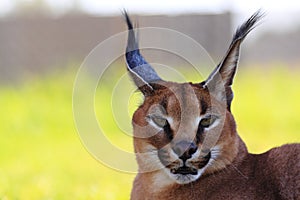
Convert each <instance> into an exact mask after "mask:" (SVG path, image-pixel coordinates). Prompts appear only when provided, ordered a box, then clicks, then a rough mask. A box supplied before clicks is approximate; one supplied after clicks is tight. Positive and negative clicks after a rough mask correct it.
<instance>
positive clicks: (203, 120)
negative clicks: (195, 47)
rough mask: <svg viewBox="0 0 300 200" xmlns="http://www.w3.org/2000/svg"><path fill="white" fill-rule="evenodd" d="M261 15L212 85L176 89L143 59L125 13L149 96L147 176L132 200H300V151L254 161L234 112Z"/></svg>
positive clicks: (140, 150)
mask: <svg viewBox="0 0 300 200" xmlns="http://www.w3.org/2000/svg"><path fill="white" fill-rule="evenodd" d="M261 16H262V14H261V13H260V12H256V13H254V14H253V15H252V16H251V17H250V18H249V19H248V20H247V21H246V22H245V23H244V24H242V25H241V26H240V27H239V28H238V29H237V31H236V33H235V34H234V36H233V39H232V42H231V44H230V46H229V49H228V51H227V52H226V54H225V56H224V58H223V59H222V60H221V62H220V64H219V65H218V66H217V67H216V69H215V70H214V71H213V72H212V73H211V74H210V76H209V77H208V78H207V79H206V80H205V81H203V82H201V83H174V82H168V81H164V80H162V79H161V78H160V77H159V76H158V75H157V73H156V72H155V71H154V69H153V68H152V67H151V66H150V65H149V64H148V63H147V61H146V60H145V59H144V58H143V56H142V55H141V54H140V52H139V48H138V41H137V38H136V34H135V32H134V28H133V26H132V23H131V21H130V19H129V17H128V15H127V14H126V13H125V18H126V21H127V25H128V29H129V31H128V43H127V49H126V55H125V56H126V64H127V69H128V71H129V73H130V75H131V77H132V79H133V81H134V83H135V84H136V85H137V87H138V88H139V90H140V91H141V92H142V93H143V95H144V102H143V104H142V105H141V106H140V107H139V108H138V109H137V110H136V112H135V113H134V115H133V119H132V124H133V129H134V149H135V153H136V158H137V162H138V166H139V173H138V175H137V176H136V178H135V181H134V184H133V189H132V192H131V199H133V200H144V199H160V200H165V199H170V200H171V199H172V200H173V199H247V200H249V199H300V156H299V153H300V145H299V144H290V145H284V146H282V147H280V148H274V149H271V150H270V151H268V152H266V153H264V154H260V155H253V154H249V153H248V152H247V148H246V146H245V144H244V142H243V141H242V140H241V138H240V137H239V136H238V134H237V131H236V125H235V120H234V117H233V115H232V113H231V110H230V106H231V101H232V98H233V92H232V90H231V85H232V82H233V77H234V75H235V72H236V69H237V63H238V59H239V51H240V44H241V42H242V41H243V40H244V38H245V37H246V36H247V34H248V33H249V32H250V31H251V30H252V29H253V28H254V27H255V25H256V24H257V22H258V21H259V19H260V18H261Z"/></svg>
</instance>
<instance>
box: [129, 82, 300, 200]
mask: <svg viewBox="0 0 300 200" xmlns="http://www.w3.org/2000/svg"><path fill="white" fill-rule="evenodd" d="M191 86H192V88H193V89H194V91H195V94H196V96H197V98H198V99H200V98H202V99H203V100H204V101H206V102H207V103H208V104H210V96H209V94H208V93H207V91H205V90H203V89H202V88H200V87H198V86H197V85H191ZM168 87H173V88H176V89H178V90H180V88H181V87H182V84H177V83H168ZM177 95H178V94H177ZM172 96H174V93H172V92H171V91H170V90H169V89H167V88H165V89H161V90H157V91H156V92H155V94H154V95H153V96H150V97H146V98H145V101H144V103H143V104H142V105H141V106H140V107H139V109H138V110H137V111H136V112H135V114H134V116H133V124H134V125H135V124H138V125H141V126H146V125H147V124H148V123H147V122H146V121H145V117H146V115H147V113H148V110H149V108H150V107H151V105H153V104H160V103H161V101H162V99H170V98H171V97H172ZM178 97H179V98H187V97H186V96H179V95H178V96H177V98H178ZM176 106H178V102H177V103H175V107H172V106H170V105H169V106H167V109H171V110H167V112H168V113H172V115H173V116H175V117H180V113H179V112H180V109H175V108H176ZM200 111H201V110H199V113H200ZM135 134H136V132H135ZM143 134H148V133H143ZM167 143H168V141H167V140H166V138H164V137H163V136H157V135H155V136H153V137H150V138H145V139H141V138H134V146H135V151H136V152H143V151H145V147H146V146H148V145H149V144H151V145H153V146H155V148H157V149H159V148H162V146H164V145H166V144H167ZM218 144H224V147H223V151H222V152H223V153H222V156H221V159H223V158H224V162H223V164H224V165H220V166H215V167H213V168H211V169H210V170H208V171H206V172H205V174H203V175H202V176H201V177H200V178H199V179H197V180H196V181H194V182H192V183H188V184H177V183H175V182H174V183H172V184H162V185H160V182H155V181H153V179H154V177H155V176H156V175H157V174H158V176H160V173H161V172H160V170H156V171H151V172H147V173H139V174H138V175H137V177H136V179H135V181H134V186H133V190H132V194H131V199H132V200H139V199H141V200H142V199H160V200H167V199H170V200H174V199H247V200H248V199H264V200H265V199H299V197H300V162H299V160H300V157H299V152H300V145H299V144H290V145H284V146H282V147H280V148H274V149H272V150H270V151H268V152H266V153H264V154H260V155H253V154H249V153H248V152H247V149H246V147H245V145H244V142H243V141H242V140H241V139H240V137H239V136H238V135H237V133H236V127H235V122H234V118H233V116H232V114H231V113H230V112H229V111H227V112H226V120H225V124H224V128H223V131H222V134H221V136H220V138H219V141H218ZM199 145H201V144H199ZM138 162H139V164H140V160H139V158H138ZM140 167H141V166H140Z"/></svg>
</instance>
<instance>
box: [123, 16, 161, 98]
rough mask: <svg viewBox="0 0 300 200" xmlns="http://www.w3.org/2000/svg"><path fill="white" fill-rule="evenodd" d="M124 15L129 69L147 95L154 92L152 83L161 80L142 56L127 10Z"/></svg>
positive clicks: (126, 55)
mask: <svg viewBox="0 0 300 200" xmlns="http://www.w3.org/2000/svg"><path fill="white" fill-rule="evenodd" d="M123 15H124V17H125V20H126V23H127V26H128V41H127V47H126V53H125V58H126V64H127V69H128V71H129V72H130V75H131V77H132V79H133V81H134V82H135V84H136V85H137V87H138V88H139V89H140V90H141V92H142V93H143V94H145V95H147V94H150V93H151V92H152V91H153V90H154V88H153V87H152V83H155V82H157V81H161V78H160V77H159V76H158V75H157V73H156V72H155V71H154V69H153V68H152V67H151V65H150V64H149V63H148V62H147V61H146V60H145V59H144V57H143V56H142V55H141V54H140V50H139V45H138V38H137V35H136V33H135V31H134V27H133V25H132V22H131V20H130V18H129V16H128V14H127V12H126V11H125V10H124V11H123Z"/></svg>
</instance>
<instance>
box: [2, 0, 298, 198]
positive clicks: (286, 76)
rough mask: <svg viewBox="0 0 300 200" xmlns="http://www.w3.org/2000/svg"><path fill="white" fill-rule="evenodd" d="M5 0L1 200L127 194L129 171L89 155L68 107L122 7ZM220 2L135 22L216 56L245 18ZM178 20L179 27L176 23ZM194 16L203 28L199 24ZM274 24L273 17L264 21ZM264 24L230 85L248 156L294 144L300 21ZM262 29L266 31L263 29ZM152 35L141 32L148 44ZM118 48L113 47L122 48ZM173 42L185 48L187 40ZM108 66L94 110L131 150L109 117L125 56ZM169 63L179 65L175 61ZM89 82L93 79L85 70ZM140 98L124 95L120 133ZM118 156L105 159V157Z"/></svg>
mask: <svg viewBox="0 0 300 200" xmlns="http://www.w3.org/2000/svg"><path fill="white" fill-rule="evenodd" d="M0 2H1V1H0ZM5 2H6V3H7V5H8V4H9V5H10V3H9V2H13V4H11V6H8V7H9V9H8V10H3V9H2V10H1V9H0V11H2V12H0V14H1V20H0V41H1V47H0V137H1V138H0V200H10V199H22V200H23V199H25V200H27V199H28V200H40V199H45V200H46V199H84V200H85V199H129V195H130V190H131V187H132V182H133V179H134V176H135V174H134V173H126V172H122V171H118V170H114V169H112V168H110V167H108V166H106V165H104V164H102V163H101V162H99V161H97V160H96V159H95V158H94V156H93V155H92V154H90V153H89V152H88V148H87V149H86V147H85V146H84V145H83V144H82V141H81V140H80V137H79V135H78V132H77V130H76V124H75V122H74V118H73V110H72V106H73V105H72V92H73V89H74V88H73V86H74V82H75V80H76V74H77V72H78V69H79V67H80V65H81V63H82V62H83V60H84V58H85V56H87V55H88V53H89V52H90V51H91V50H92V49H93V48H94V47H95V46H96V45H97V44H99V43H100V42H101V41H104V40H105V39H106V38H108V37H109V36H111V35H113V34H116V33H118V32H120V31H123V30H125V26H124V25H123V21H122V19H121V17H120V16H119V12H120V10H119V7H118V8H116V7H114V9H113V12H112V13H108V14H107V13H105V12H104V13H101V11H95V10H93V11H91V12H88V10H89V9H87V7H85V6H84V5H85V4H84V3H82V2H83V1H75V0H74V1H73V0H70V1H67V0H65V1H62V2H65V3H66V5H67V2H71V4H70V5H71V6H69V7H68V9H67V8H66V7H63V6H62V7H59V6H58V7H56V6H57V5H55V4H52V3H50V1H47V0H44V1H43V0H31V1H25V0H24V1H22V0H21V1H5V0H4V1H3V2H1V3H3V5H6V4H5ZM87 2H89V1H87ZM232 2H233V1H232ZM62 5H63V4H62ZM91 5H92V4H91ZM224 5H225V4H224V3H223V4H220V5H211V7H214V8H215V7H219V8H222V9H221V10H218V11H216V10H214V9H209V8H208V7H205V9H207V10H205V9H204V10H203V9H202V10H201V9H200V7H201V6H200V5H198V4H197V6H198V7H199V10H197V12H195V10H192V11H187V12H186V11H185V10H182V11H181V14H184V15H177V14H178V12H174V13H176V16H172V15H170V12H168V15H165V16H164V15H159V16H157V15H156V16H142V17H139V18H138V17H137V18H138V19H140V21H141V22H143V23H140V25H143V26H144V25H145V24H146V25H149V26H151V25H152V26H161V27H165V26H167V24H170V23H171V22H172V23H171V24H173V26H170V27H168V28H174V29H176V28H177V27H179V29H178V30H179V31H184V30H187V32H186V34H188V35H190V36H191V37H193V38H195V39H196V40H197V41H198V42H199V43H200V44H203V46H204V47H205V48H206V49H208V51H209V53H210V54H211V55H212V57H213V58H214V59H215V60H219V59H220V58H221V57H222V54H223V53H224V52H225V51H226V48H227V45H228V42H229V40H230V36H231V34H232V30H234V26H235V23H236V21H241V19H244V17H242V16H244V15H248V14H249V13H248V12H243V9H241V10H239V9H237V8H235V9H233V10H231V11H233V12H231V13H228V8H231V7H230V5H228V6H227V7H226V6H225V7H224ZM226 5H227V4H226ZM139 6H140V7H139V10H138V9H137V10H135V9H136V8H135V7H133V6H132V10H135V11H134V12H133V13H135V14H139V15H144V14H145V12H146V13H147V14H149V10H148V11H145V9H144V10H143V8H145V6H144V5H142V4H139ZM191 6H193V4H191ZM197 6H194V7H197ZM120 7H121V6H120ZM128 7H129V8H128V9H129V10H130V8H131V7H130V6H128ZM158 7H159V6H158ZM179 7H180V5H179ZM257 7H259V5H258V6H257ZM3 8H4V7H3ZM56 8H57V9H56ZM58 8H59V9H58ZM116 10H117V11H116ZM281 11H282V10H281ZM287 11H288V9H287ZM203 12H204V13H205V14H203ZM251 12H252V11H251ZM154 13H155V14H165V11H155V12H154ZM269 13H270V16H274V13H276V12H275V11H274V12H273V10H272V9H271V10H269ZM171 14H172V12H171ZM277 14H278V13H277ZM105 15H109V16H105ZM112 15H117V16H112ZM291 16H292V14H291ZM277 17H278V16H277ZM279 17H280V16H279ZM181 19H182V20H183V21H180V20H181ZM237 19H238V20H237ZM178 20H179V21H180V22H179V24H177V23H175V22H177V21H178ZM193 20H194V21H193ZM197 20H200V22H199V23H200V24H201V26H199V27H195V21H197ZM202 20H203V21H202ZM270 21H276V20H273V19H272V18H271V17H269V22H270ZM269 22H268V21H267V22H265V23H266V28H262V27H263V26H260V27H259V28H258V29H257V35H256V33H253V34H251V35H250V36H249V38H247V40H246V41H245V44H244V45H243V48H242V53H243V54H242V60H241V64H240V68H239V70H238V73H237V75H236V78H235V81H234V85H233V90H234V94H235V98H234V100H233V103H232V112H233V114H234V116H235V118H236V122H237V127H238V132H239V134H240V136H241V137H242V138H243V140H244V141H245V143H246V144H247V146H248V149H249V151H250V152H251V153H262V152H264V151H267V150H268V149H270V148H272V147H276V146H280V145H282V144H285V143H292V142H300V134H299V129H300V104H299V102H300V90H299V87H300V64H299V63H300V60H299V53H300V50H299V46H300V45H299V42H298V41H300V38H299V36H300V34H299V30H300V25H299V23H297V24H295V26H294V28H293V29H288V28H287V29H286V32H284V31H282V30H280V31H279V29H276V30H277V31H274V30H275V29H274V27H273V28H272V26H271V25H270V24H271V23H269ZM283 25H284V24H283ZM203 27H207V28H203ZM209 27H210V28H209ZM268 27H271V28H270V30H271V31H270V32H268V33H267V32H264V31H266V30H267V29H268ZM255 31H256V30H255ZM216 32H217V33H216ZM149 38H151V37H150V36H148V37H147V36H144V37H143V36H141V39H142V40H145V41H147V40H149ZM251 38H252V39H251ZM124 40H125V38H124ZM165 40H166V38H162V41H165ZM173 42H174V41H173ZM123 45H124V44H118V46H116V47H114V48H121V49H124V46H123ZM178 46H179V47H181V48H187V51H188V48H189V47H185V46H184V44H182V45H178ZM109 52H113V49H110V50H109ZM287 52H288V53H287ZM148 56H149V57H148ZM148 56H147V58H149V61H152V62H160V61H161V60H164V62H166V63H168V62H169V61H170V62H171V60H170V59H169V58H168V57H167V58H164V55H163V54H162V56H161V57H157V55H156V54H155V53H154V56H152V57H151V55H148ZM156 58H157V59H158V60H156ZM166 60H167V61H166ZM199 63H200V65H201V60H199ZM112 65H113V66H112V67H109V68H108V70H107V71H106V73H107V74H106V75H105V77H104V79H103V80H102V82H99V85H98V87H97V89H96V91H95V114H96V116H97V119H98V121H100V122H101V123H102V125H103V127H102V128H103V129H104V130H105V136H106V137H107V138H108V139H109V140H110V141H111V142H112V143H113V144H114V145H116V146H117V147H120V148H121V149H124V150H126V151H129V152H132V138H131V137H130V136H128V135H126V134H124V131H121V130H120V128H119V127H118V126H117V124H116V123H115V121H114V118H113V113H112V111H111V108H112V107H111V106H112V97H111V95H112V90H113V89H114V86H115V84H116V83H117V81H118V80H119V79H120V77H121V76H124V77H125V78H124V82H122V84H121V86H122V88H123V91H122V92H124V94H127V93H128V92H132V91H133V90H135V88H134V86H133V84H132V82H131V81H130V79H129V78H128V77H127V76H126V74H125V72H126V68H125V65H124V62H123V60H118V62H115V63H113V64H112ZM170 66H176V62H175V63H174V62H173V63H172V62H171V63H170ZM177 66H181V68H179V69H180V72H182V73H183V74H185V76H186V77H187V79H188V80H189V81H193V82H200V81H201V80H199V77H198V76H195V74H194V73H192V72H191V71H189V70H187V69H185V67H184V65H183V64H182V63H179V64H177ZM99 67H104V66H99ZM87 78H88V79H89V78H90V79H93V77H92V76H91V77H89V75H87ZM88 79H87V80H88ZM168 79H169V80H172V78H171V77H170V78H168ZM86 84H87V85H88V84H89V83H86ZM127 91H128V92H127ZM82 95H85V94H84V93H83V94H82ZM103 97H104V99H105V100H103ZM119 97H120V98H121V97H122V96H119ZM141 99H142V96H141V95H140V94H139V93H134V94H133V95H132V96H131V97H130V99H129V100H128V102H129V103H128V102H125V103H124V101H122V103H120V104H119V105H118V106H120V107H122V108H124V107H125V108H126V109H125V110H126V112H122V113H121V114H120V115H119V116H118V117H119V118H121V119H122V118H124V120H122V121H121V124H122V126H123V125H124V126H126V130H129V131H130V130H131V126H130V117H131V115H132V113H133V111H134V110H135V109H136V107H137V106H138V105H139V103H140V102H141ZM98 100H99V101H98ZM100 100H101V101H100ZM115 103H116V104H118V101H116V102H115ZM80 134H82V133H80ZM95 142H97V141H95ZM99 144H101V141H99ZM117 157H118V155H107V158H108V159H115V158H117ZM124 164H125V163H124Z"/></svg>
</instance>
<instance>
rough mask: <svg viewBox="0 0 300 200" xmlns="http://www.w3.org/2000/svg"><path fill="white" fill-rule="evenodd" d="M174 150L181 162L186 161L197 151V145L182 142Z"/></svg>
mask: <svg viewBox="0 0 300 200" xmlns="http://www.w3.org/2000/svg"><path fill="white" fill-rule="evenodd" d="M172 149H173V151H174V152H175V153H176V154H177V155H178V156H179V158H180V159H181V160H183V161H186V160H187V159H189V158H191V157H192V155H193V154H194V153H195V152H196V151H197V145H196V144H195V143H194V142H187V141H180V142H178V143H176V144H175V145H174V146H173V147H172Z"/></svg>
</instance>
